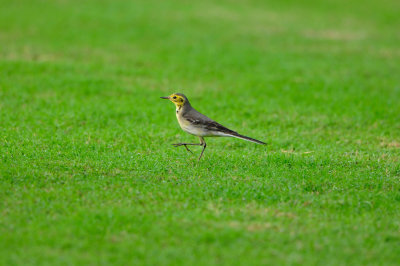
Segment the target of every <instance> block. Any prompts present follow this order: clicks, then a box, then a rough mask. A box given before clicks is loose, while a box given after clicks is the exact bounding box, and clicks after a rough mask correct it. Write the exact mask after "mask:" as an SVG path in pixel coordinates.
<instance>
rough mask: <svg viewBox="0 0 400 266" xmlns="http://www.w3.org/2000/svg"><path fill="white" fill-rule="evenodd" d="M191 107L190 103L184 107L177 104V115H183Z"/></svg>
mask: <svg viewBox="0 0 400 266" xmlns="http://www.w3.org/2000/svg"><path fill="white" fill-rule="evenodd" d="M189 107H190V103H185V104H182V105H178V104H176V113H177V114H180V115H182V114H183V113H184V112H186V110H188V108H189Z"/></svg>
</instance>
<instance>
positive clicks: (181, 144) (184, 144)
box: [172, 143, 201, 154]
mask: <svg viewBox="0 0 400 266" xmlns="http://www.w3.org/2000/svg"><path fill="white" fill-rule="evenodd" d="M172 145H174V146H175V147H179V146H185V148H186V150H187V151H188V152H190V153H192V154H193V152H192V151H191V150H189V148H188V147H187V145H195V146H199V145H201V144H199V143H176V144H172Z"/></svg>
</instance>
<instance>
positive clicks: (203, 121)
mask: <svg viewBox="0 0 400 266" xmlns="http://www.w3.org/2000/svg"><path fill="white" fill-rule="evenodd" d="M192 111H193V112H191V113H190V115H188V116H189V117H188V116H185V118H186V119H187V120H189V121H190V122H191V123H193V124H194V125H199V126H201V127H203V128H205V129H207V130H210V131H219V132H223V133H227V134H238V133H237V132H235V131H233V130H230V129H229V128H227V127H224V126H223V125H221V124H219V123H218V122H215V121H214V120H212V119H211V118H208V117H207V116H205V115H203V114H202V113H200V112H198V111H196V110H192Z"/></svg>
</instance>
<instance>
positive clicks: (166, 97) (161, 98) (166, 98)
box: [160, 96, 169, 100]
mask: <svg viewBox="0 0 400 266" xmlns="http://www.w3.org/2000/svg"><path fill="white" fill-rule="evenodd" d="M160 98H161V99H167V100H169V97H168V96H167V97H160Z"/></svg>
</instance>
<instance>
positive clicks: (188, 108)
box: [160, 93, 266, 161]
mask: <svg viewBox="0 0 400 266" xmlns="http://www.w3.org/2000/svg"><path fill="white" fill-rule="evenodd" d="M160 98H161V99H167V100H170V101H171V102H173V103H174V104H175V107H176V118H177V119H178V123H179V125H180V126H181V128H182V129H183V131H185V132H187V133H189V134H191V135H194V136H197V137H199V139H200V143H176V144H172V145H174V146H175V147H179V146H184V147H185V148H186V150H187V151H189V152H190V153H192V151H191V150H190V149H189V148H188V147H187V146H189V145H193V146H202V147H203V149H202V151H201V154H200V157H199V159H198V160H199V161H200V159H201V157H202V156H203V153H204V150H205V149H206V147H207V144H206V141H205V140H204V138H205V137H234V138H238V139H243V140H247V141H250V142H254V143H257V144H261V145H265V144H266V143H265V142H262V141H259V140H256V139H253V138H250V137H247V136H244V135H241V134H239V133H237V132H236V131H233V130H231V129H229V128H226V127H224V126H223V125H221V124H219V123H217V122H215V121H214V120H212V119H210V118H208V117H207V116H205V115H203V114H202V113H200V112H198V111H197V110H196V109H194V108H193V107H192V105H191V104H190V102H189V100H188V98H187V97H186V96H185V95H184V94H182V93H173V94H171V95H170V96H164V97H160Z"/></svg>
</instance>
